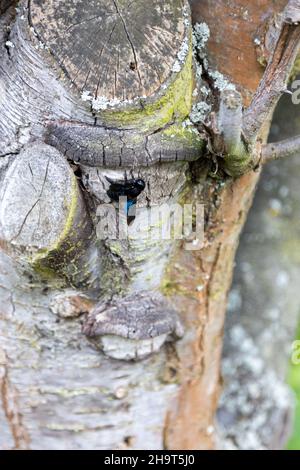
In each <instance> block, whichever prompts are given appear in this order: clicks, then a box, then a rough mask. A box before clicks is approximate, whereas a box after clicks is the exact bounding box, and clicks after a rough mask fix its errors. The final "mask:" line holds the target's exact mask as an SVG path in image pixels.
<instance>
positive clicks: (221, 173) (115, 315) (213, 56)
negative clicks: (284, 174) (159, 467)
mask: <svg viewBox="0 0 300 470" xmlns="http://www.w3.org/2000/svg"><path fill="white" fill-rule="evenodd" d="M9 3H14V2H4V3H3V4H2V3H1V13H3V15H2V16H1V23H2V24H3V25H4V28H3V31H4V34H3V37H2V36H0V42H1V44H0V47H1V56H0V57H1V58H0V90H1V101H0V116H1V122H0V138H1V157H0V181H1V207H0V243H1V248H2V251H1V253H0V265H1V269H0V295H1V307H0V332H1V333H0V338H1V341H0V427H1V432H0V448H2V449H11V448H17V449H62V448H68V449H162V448H165V449H190V450H192V449H211V448H215V447H216V435H215V428H214V420H215V411H216V407H217V404H218V398H219V393H220V387H221V385H220V361H221V350H222V335H223V326H224V318H225V312H226V301H227V294H228V290H229V288H230V285H231V278H232V270H233V263H234V256H235V252H236V248H237V245H238V239H239V235H240V232H241V229H242V227H243V224H244V221H245V219H246V216H247V212H248V209H249V207H250V205H251V202H252V198H253V195H254V191H255V187H256V184H257V181H258V178H259V175H260V169H261V166H260V163H261V155H262V154H261V149H262V146H264V145H265V144H266V142H267V136H268V130H269V125H270V119H271V116H272V110H271V109H268V113H265V114H264V119H263V123H262V124H263V125H262V127H261V128H260V129H258V130H257V132H256V133H255V135H254V134H253V135H252V134H251V135H250V136H249V139H248V136H247V133H246V132H244V131H243V129H242V124H243V122H241V128H238V125H237V123H238V119H235V121H234V122H235V124H236V125H235V126H234V127H230V128H228V126H226V122H227V123H228V122H230V121H231V120H232V116H233V115H234V116H241V117H242V118H243V119H244V117H245V115H246V114H245V113H244V114H242V107H241V103H242V100H243V104H244V106H245V107H248V111H249V110H250V111H252V112H253V109H252V110H251V105H250V103H251V102H252V98H253V97H254V98H255V92H256V90H257V89H258V86H259V83H260V80H261V78H262V76H263V74H264V69H263V67H262V66H261V65H260V63H259V62H265V63H269V64H271V61H272V47H271V46H270V45H271V44H274V43H275V44H279V40H278V37H279V33H280V31H281V26H282V25H279V26H277V29H278V30H277V29H276V27H275V26H274V25H273V20H274V15H275V14H276V13H279V12H281V11H282V9H283V8H284V7H285V6H286V4H287V2H286V1H280V2H276V6H275V5H274V2H272V1H268V0H264V1H263V2H261V1H258V0H257V1H256V0H255V1H252V2H251V4H249V2H247V1H243V2H241V1H239V2H236V1H234V0H232V1H231V2H229V3H228V2H227V3H226V4H225V2H222V1H210V0H203V1H192V2H191V6H192V9H193V15H194V16H193V18H194V22H195V23H202V26H201V28H202V32H203V31H204V32H205V31H206V32H207V29H206V28H207V27H209V29H210V41H209V42H208V48H207V50H206V49H205V48H204V47H202V46H201V44H200V46H199V43H198V46H196V47H195V48H194V49H197V48H198V49H197V51H196V52H195V51H194V60H193V59H192V41H191V33H192V30H191V24H190V11H189V7H188V4H187V3H185V2H181V1H179V0H176V1H175V0H174V1H171V0H170V1H168V2H161V1H159V0H153V2H150V3H151V5H150V6H149V2H145V1H143V0H140V1H139V2H137V3H138V5H137V10H134V8H133V7H132V5H131V4H130V6H129V5H126V4H125V2H123V1H122V2H121V1H119V2H115V1H113V2H112V4H111V5H109V6H107V4H106V2H93V1H90V2H86V1H85V0H80V1H79V2H77V3H74V2H61V1H60V0H51V1H50V2H41V1H39V0H32V1H31V2H29V3H28V2H25V1H21V2H19V5H18V6H19V10H18V12H16V11H15V9H14V6H12V7H11V8H9ZM69 3H70V5H68V4H69ZM292 3H296V4H297V2H292ZM58 6H60V7H61V10H60V9H59V8H58ZM296 6H298V7H299V5H298V4H297V5H296ZM85 7H86V8H85ZM87 7H88V8H87ZM233 12H235V13H236V14H235V15H233V14H232V13H233ZM99 18H100V21H102V23H100V24H104V25H105V26H104V30H103V29H102V30H101V28H100V27H99V23H97V21H98V20H99ZM111 18H113V19H114V21H115V22H114V23H113V25H111ZM136 18H137V19H138V24H137V26H136V25H135V21H136ZM265 18H267V19H268V20H269V21H268V22H267V23H265ZM103 19H105V21H103ZM295 21H296V20H295V19H293V22H292V24H291V26H290V27H291V29H292V33H293V38H294V37H296V35H297V34H298V30H299V28H297V27H296V26H295ZM144 24H145V25H146V26H145V27H144ZM276 24H277V23H276ZM284 24H285V23H284ZM45 25H46V27H45ZM87 25H88V26H87ZM270 25H271V26H272V27H270ZM147 28H148V29H147ZM201 28H200V29H201ZM265 30H266V31H267V32H268V33H269V36H268V35H265ZM145 31H146V33H147V34H146V33H145ZM195 31H196V30H195ZM236 32H238V35H239V36H238V40H237V37H236ZM241 32H242V34H241ZM159 35H160V36H159ZM256 35H258V37H259V38H260V41H261V42H260V46H261V47H260V48H259V51H258V55H257V51H256V50H255V42H256V43H257V41H255V42H254V39H253V38H254V37H256ZM206 36H207V34H206ZM206 36H205V34H204V35H203V36H202V37H200V42H201V41H204V43H203V44H205V42H206V39H208V37H206ZM158 37H160V40H158ZM265 37H266V38H267V39H266V44H264V43H263V38H265ZM270 37H271V39H270ZM198 40H199V37H198ZM96 44H97V49H96ZM99 44H100V46H99ZM237 44H238V46H237ZM108 45H110V46H111V48H112V49H111V51H110V52H109V53H108V50H109V49H108ZM279 45H280V44H279ZM98 46H99V47H100V50H101V53H100V57H99V53H98V50H99V49H98ZM295 49H296V47H294V48H292V52H291V53H290V56H289V60H287V62H286V68H285V71H286V72H287V71H288V70H289V68H290V67H292V63H291V62H292V59H293V57H294V55H295V53H296V51H295ZM289 50H290V49H289ZM192 61H193V62H194V66H192ZM197 61H198V65H197V66H196V62H197ZM208 64H209V65H208ZM270 67H271V66H270ZM217 72H218V73H217ZM221 74H223V75H221ZM224 75H225V76H226V79H225V77H224ZM281 78H282V80H283V81H285V80H286V78H287V77H286V76H284V77H281ZM263 83H264V82H263V81H262V82H261V84H262V85H261V86H262V88H263ZM232 85H235V86H236V89H237V90H235V92H234V93H233V91H232ZM203 88H204V89H205V90H206V91H205V92H203ZM195 90H196V91H195ZM275 91H276V90H275ZM228 92H229V94H228ZM277 92H278V93H277V94H276V97H275V98H274V100H273V101H272V105H273V106H274V104H276V100H278V99H279V94H280V92H281V90H277ZM226 93H227V94H226ZM230 93H231V94H230ZM232 93H233V95H232ZM232 96H233V98H232ZM222 97H223V98H222ZM232 99H233V100H234V105H233V108H234V110H235V112H234V113H233V114H232V113H231V111H232ZM199 103H200V107H199ZM201 103H202V104H201ZM203 103H204V104H205V105H206V106H207V107H209V112H208V113H206V116H204V117H203V118H201V119H200V120H199V119H196V120H194V125H193V124H192V123H191V121H190V120H189V119H188V118H189V115H190V116H191V119H192V115H193V114H194V115H195V113H194V112H192V106H193V104H194V108H193V111H195V109H196V110H198V111H199V109H202V108H203ZM252 103H253V102H252ZM197 105H198V107H197ZM249 105H250V106H249ZM201 106H202V108H201ZM222 106H223V108H222ZM219 108H221V110H223V111H222V112H219ZM228 111H230V113H229V115H230V119H229V121H228V120H227V121H226V119H227V117H226V119H225V120H224V118H222V117H221V116H228ZM190 113H191V114H190ZM216 114H218V116H219V122H216V121H218V119H216ZM241 121H242V120H241ZM246 125H247V121H246V118H245V120H244V130H245V129H246V127H247V126H246ZM249 127H251V126H248V127H247V129H248V128H249ZM232 136H234V142H233V140H232V138H233V137H232ZM245 136H246V137H245ZM246 138H247V141H245V139H246ZM233 144H234V145H233ZM44 162H48V163H46V164H45V163H44ZM130 171H131V172H132V174H133V177H132V176H130V177H129V178H131V180H130V181H131V182H132V184H133V183H134V184H135V182H136V180H137V179H138V178H140V179H142V180H143V181H145V182H146V183H147V185H146V189H145V191H144V192H142V193H141V195H140V196H139V197H138V199H137V204H136V205H137V209H139V212H138V211H137V212H136V214H135V219H136V220H135V221H134V224H133V225H132V224H131V225H129V226H128V231H129V235H130V236H133V227H134V225H135V224H137V223H139V224H140V225H141V226H142V227H143V224H144V222H145V218H146V217H147V215H148V211H149V210H150V208H151V207H153V206H155V207H157V206H158V207H162V206H163V205H164V204H165V203H168V204H173V203H177V202H181V203H184V202H186V203H190V202H191V201H192V202H198V203H202V204H204V206H205V241H204V247H203V248H202V249H201V250H195V251H189V250H186V249H185V247H186V245H185V241H184V240H182V241H180V242H176V243H173V242H172V243H170V242H169V241H165V240H163V241H159V242H157V241H155V243H152V244H147V243H145V242H144V241H142V242H140V241H136V240H134V238H132V239H131V238H129V241H125V242H124V241H119V240H118V241H115V240H111V238H110V237H109V236H108V237H107V238H106V239H104V241H103V240H101V242H100V243H99V240H97V236H96V235H97V234H96V229H97V213H96V206H97V205H99V202H101V204H107V203H109V202H110V201H109V198H108V199H107V194H109V191H110V190H111V186H110V183H109V181H110V180H111V179H112V178H113V179H114V181H115V182H117V183H119V182H120V181H121V179H122V181H123V182H124V181H125V182H127V173H128V174H130ZM124 172H125V176H124ZM22 196H23V197H22ZM135 202H136V201H135ZM120 217H121V216H120ZM125 224H126V221H125ZM150 230H152V229H150ZM153 230H154V229H153ZM128 310H129V313H128ZM149 311H150V312H151V316H150V318H149V315H147V313H149ZM183 329H184V331H183ZM151 353H155V354H151Z"/></svg>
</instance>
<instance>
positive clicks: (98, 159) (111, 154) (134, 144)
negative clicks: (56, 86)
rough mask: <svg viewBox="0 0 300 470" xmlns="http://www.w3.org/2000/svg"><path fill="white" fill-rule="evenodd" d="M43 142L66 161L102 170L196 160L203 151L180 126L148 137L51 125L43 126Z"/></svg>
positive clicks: (194, 135)
mask: <svg viewBox="0 0 300 470" xmlns="http://www.w3.org/2000/svg"><path fill="white" fill-rule="evenodd" d="M45 141H46V142H47V143H49V144H50V145H53V146H54V147H56V148H58V149H59V150H60V151H61V152H62V153H63V154H64V155H65V156H66V157H67V158H68V159H69V160H72V161H74V162H76V163H80V164H81V165H88V166H98V167H104V168H120V167H129V166H131V165H132V166H139V167H142V166H151V165H155V164H157V163H163V162H172V161H173V162H176V161H193V160H198V159H199V156H200V155H201V150H202V147H203V141H202V139H201V138H200V136H199V133H198V132H197V131H196V130H195V128H194V127H193V126H190V125H187V124H182V123H178V124H173V125H170V126H166V128H165V129H163V130H162V131H161V132H155V133H148V134H146V133H139V134H137V133H136V131H133V130H132V131H126V130H119V129H109V128H108V129H107V128H104V127H98V126H84V125H80V124H77V123H67V122H65V123H55V124H49V125H48V126H47V130H46V134H45Z"/></svg>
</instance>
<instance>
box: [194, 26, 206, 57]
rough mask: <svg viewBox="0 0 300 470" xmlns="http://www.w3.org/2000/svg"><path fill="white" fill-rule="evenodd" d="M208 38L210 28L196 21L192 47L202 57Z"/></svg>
mask: <svg viewBox="0 0 300 470" xmlns="http://www.w3.org/2000/svg"><path fill="white" fill-rule="evenodd" d="M209 38H210V29H209V27H208V25H207V24H206V23H196V24H195V26H194V30H193V48H194V51H195V52H197V53H198V54H199V56H200V57H201V58H202V57H204V55H206V54H205V50H206V45H207V42H208V40H209Z"/></svg>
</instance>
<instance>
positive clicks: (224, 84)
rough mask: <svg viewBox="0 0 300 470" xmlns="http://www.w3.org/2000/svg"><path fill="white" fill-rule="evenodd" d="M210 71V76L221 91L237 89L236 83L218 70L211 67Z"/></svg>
mask: <svg viewBox="0 0 300 470" xmlns="http://www.w3.org/2000/svg"><path fill="white" fill-rule="evenodd" d="M208 73H209V76H210V78H212V80H213V81H214V86H215V88H217V89H218V90H219V91H224V90H232V91H235V90H236V87H235V85H234V84H233V83H230V82H229V80H228V79H227V78H226V77H224V75H222V74H221V73H220V72H218V71H217V70H211V69H209V71H208Z"/></svg>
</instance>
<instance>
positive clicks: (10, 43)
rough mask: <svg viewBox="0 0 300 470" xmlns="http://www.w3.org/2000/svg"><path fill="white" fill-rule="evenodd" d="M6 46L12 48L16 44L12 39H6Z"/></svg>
mask: <svg viewBox="0 0 300 470" xmlns="http://www.w3.org/2000/svg"><path fill="white" fill-rule="evenodd" d="M5 45H6V47H9V48H10V49H13V48H14V47H15V45H14V44H13V43H12V42H11V41H6V43H5Z"/></svg>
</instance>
